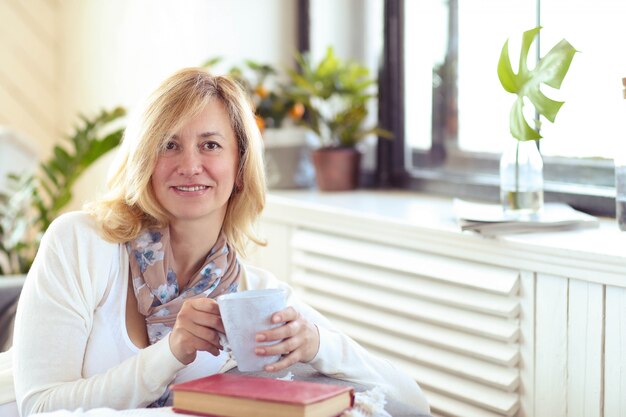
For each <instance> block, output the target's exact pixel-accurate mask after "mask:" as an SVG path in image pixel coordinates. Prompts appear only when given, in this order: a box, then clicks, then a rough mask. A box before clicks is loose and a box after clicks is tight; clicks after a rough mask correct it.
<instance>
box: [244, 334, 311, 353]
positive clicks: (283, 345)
mask: <svg viewBox="0 0 626 417" xmlns="http://www.w3.org/2000/svg"><path fill="white" fill-rule="evenodd" d="M301 345H302V341H301V339H300V338H298V337H291V338H289V339H285V340H283V341H282V342H280V343H276V344H274V345H263V346H257V347H255V348H254V353H255V354H257V355H259V356H272V355H288V354H290V353H291V352H294V351H296V350H298V349H299V348H300V346H301Z"/></svg>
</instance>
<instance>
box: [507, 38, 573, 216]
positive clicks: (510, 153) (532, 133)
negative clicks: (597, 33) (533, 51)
mask: <svg viewBox="0 0 626 417" xmlns="http://www.w3.org/2000/svg"><path fill="white" fill-rule="evenodd" d="M540 30H541V27H536V28H534V29H531V30H528V31H526V32H524V33H523V36H522V45H521V50H520V56H519V67H518V72H517V74H516V73H514V72H513V68H512V65H511V60H510V57H509V41H508V40H507V41H506V42H505V43H504V46H503V47H502V52H501V53H500V59H499V61H498V78H499V79H500V83H501V84H502V87H504V89H505V90H506V91H507V92H509V93H512V94H515V95H517V97H516V99H515V102H514V103H513V107H512V108H511V113H510V131H511V135H512V136H513V138H514V139H515V142H514V143H513V146H512V147H509V148H508V149H506V150H505V151H504V152H503V154H502V157H501V159H500V198H501V201H502V205H503V209H504V210H505V212H510V213H513V214H517V215H523V214H532V213H536V212H538V211H539V210H541V208H542V207H543V161H542V158H541V154H540V153H539V149H538V146H537V145H538V143H537V141H539V140H540V139H541V138H542V136H541V134H540V132H539V127H540V121H539V120H534V122H535V127H534V128H533V127H531V126H530V125H529V124H528V122H527V121H526V119H525V117H524V111H523V109H524V97H527V99H528V100H529V101H530V103H531V104H532V106H533V107H534V110H535V112H536V114H538V115H540V116H543V117H545V118H546V119H548V120H549V121H550V122H552V123H554V120H555V118H556V115H557V113H558V112H559V109H560V108H561V106H562V105H563V102H562V101H556V100H552V99H550V98H548V97H546V96H545V95H544V94H543V93H542V92H541V91H540V85H541V84H542V83H543V84H546V85H548V86H550V87H552V88H555V89H560V88H561V83H562V82H563V79H564V78H565V75H566V74H567V71H568V70H569V67H570V64H571V62H572V59H573V57H574V54H575V53H576V52H577V51H576V49H575V48H574V47H573V46H572V45H571V44H570V43H569V42H568V41H567V40H565V39H562V40H561V41H560V42H559V43H557V44H556V45H555V46H554V47H553V48H552V49H551V50H550V51H549V52H548V53H547V54H546V55H545V56H544V57H543V58H541V59H539V61H538V62H537V64H536V65H535V68H534V69H532V70H529V69H528V65H527V57H528V52H529V50H530V46H531V44H532V42H533V40H534V39H535V37H536V36H537V35H538V34H539V31H540Z"/></svg>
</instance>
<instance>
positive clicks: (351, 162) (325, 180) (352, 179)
mask: <svg viewBox="0 0 626 417" xmlns="http://www.w3.org/2000/svg"><path fill="white" fill-rule="evenodd" d="M311 158H312V160H313V166H314V167H315V179H316V181H317V187H318V188H319V189H320V190H322V191H346V190H354V189H355V188H357V187H358V186H359V173H360V168H361V153H360V152H359V151H357V150H356V149H355V148H320V149H316V150H315V151H313V153H312V154H311Z"/></svg>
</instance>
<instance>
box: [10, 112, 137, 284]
mask: <svg viewBox="0 0 626 417" xmlns="http://www.w3.org/2000/svg"><path fill="white" fill-rule="evenodd" d="M124 114H125V110H124V109H123V108H116V109H114V110H112V111H102V112H101V113H100V114H98V115H97V116H96V117H94V118H92V119H88V118H86V117H82V116H81V121H82V125H81V126H79V127H77V128H76V129H75V131H74V133H73V134H72V135H71V136H69V137H68V141H69V142H70V147H66V146H61V145H56V146H55V147H54V153H53V155H52V156H51V157H50V159H49V160H47V161H45V162H43V163H41V164H40V168H41V171H40V173H39V174H37V175H30V174H23V175H15V174H9V175H8V178H7V180H8V192H0V276H1V275H4V276H9V275H11V276H15V275H20V274H26V273H27V272H28V269H29V268H30V265H31V264H32V262H33V259H34V257H35V252H36V251H37V248H38V246H39V241H40V239H41V237H42V235H43V233H44V232H45V231H46V229H47V228H48V226H49V225H50V223H51V222H52V220H54V219H55V218H56V217H57V216H58V215H59V214H60V213H61V211H62V209H63V208H64V207H65V206H66V205H67V204H68V203H69V202H70V200H71V199H72V187H73V185H74V183H75V182H76V180H77V179H78V178H79V177H80V176H81V174H82V173H83V172H84V171H85V170H86V169H87V168H88V167H89V166H90V165H91V164H93V163H94V162H95V161H96V160H98V159H99V158H100V157H101V156H103V155H104V154H106V153H107V152H109V151H110V150H111V149H113V148H115V147H116V146H117V145H118V144H119V143H120V140H121V138H122V131H123V129H122V128H121V127H116V126H115V125H113V122H115V121H116V120H117V119H119V118H120V117H122V116H123V115H124Z"/></svg>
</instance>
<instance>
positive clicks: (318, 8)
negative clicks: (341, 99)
mask: <svg viewBox="0 0 626 417" xmlns="http://www.w3.org/2000/svg"><path fill="white" fill-rule="evenodd" d="M310 6H311V10H310V13H311V14H310V16H311V21H310V22H311V55H312V57H313V59H314V60H315V62H317V61H318V60H320V59H321V58H322V57H323V56H324V54H325V53H326V48H327V47H328V46H329V45H332V46H333V48H334V50H335V53H336V54H337V56H339V57H340V58H341V59H349V60H355V61H358V62H362V63H364V65H366V66H367V67H368V69H369V70H370V75H371V76H373V77H378V72H379V69H380V63H381V59H382V48H383V2H382V0H341V1H337V0H311V2H310ZM369 110H370V113H369V116H368V119H367V122H366V123H367V124H368V125H369V126H374V125H375V124H376V121H377V120H378V114H377V112H378V107H377V106H376V103H374V102H372V103H371V105H370V106H369ZM360 149H361V151H362V152H363V153H364V158H363V168H364V169H368V170H372V169H374V168H375V163H376V138H375V137H374V136H371V137H369V138H367V139H366V140H365V141H364V142H363V143H362V146H361V147H360Z"/></svg>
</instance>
